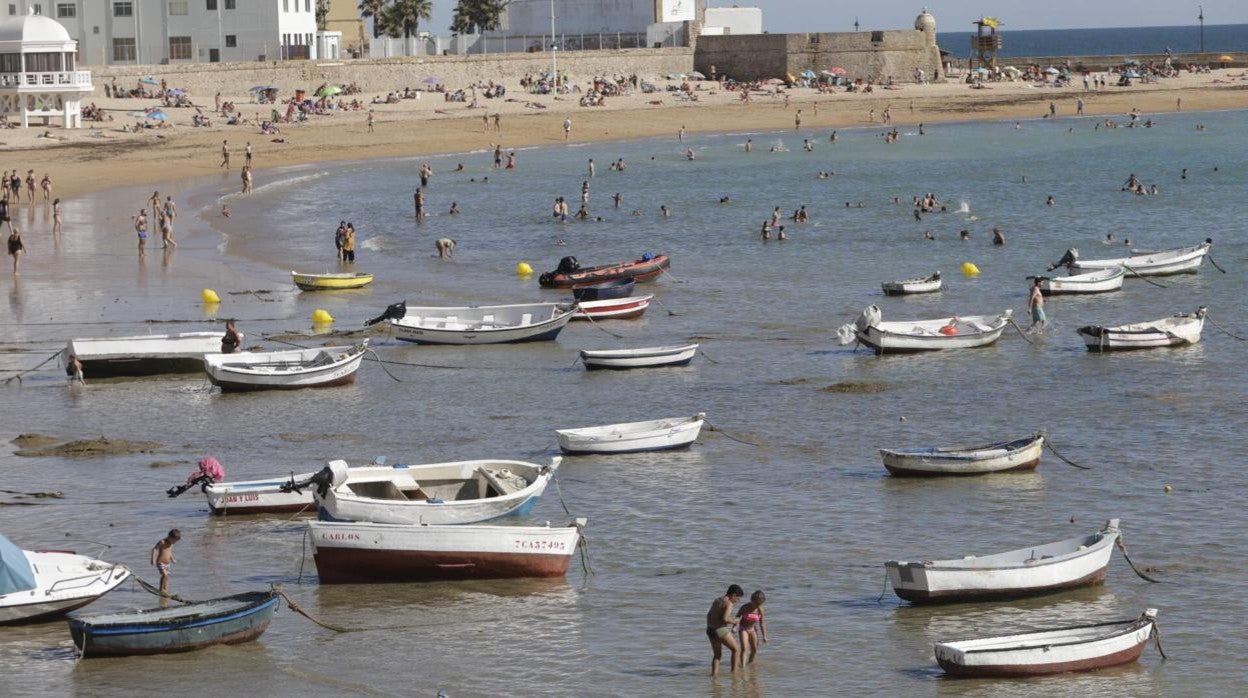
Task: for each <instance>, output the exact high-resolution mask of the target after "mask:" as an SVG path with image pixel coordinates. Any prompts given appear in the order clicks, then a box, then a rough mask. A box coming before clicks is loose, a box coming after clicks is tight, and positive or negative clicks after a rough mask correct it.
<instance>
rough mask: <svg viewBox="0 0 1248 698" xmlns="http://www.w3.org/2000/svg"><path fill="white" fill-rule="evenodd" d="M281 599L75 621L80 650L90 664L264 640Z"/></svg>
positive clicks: (252, 595) (257, 596)
mask: <svg viewBox="0 0 1248 698" xmlns="http://www.w3.org/2000/svg"><path fill="white" fill-rule="evenodd" d="M278 603H279V597H278V595H277V593H276V592H273V591H251V592H246V593H243V594H235V595H233V596H226V597H223V598H220V599H212V600H210V601H199V602H196V603H190V604H186V605H183V606H172V607H169V608H151V609H145V610H141V611H128V612H123V613H105V614H102V615H96V616H86V617H83V618H71V619H69V633H70V635H71V636H72V637H73V640H74V647H75V648H76V649H77V650H78V654H79V655H80V656H81V657H82V658H84V659H89V658H92V657H124V656H128V655H135V654H168V653H172V652H190V651H192V650H199V649H203V648H205V647H211V646H212V645H237V644H241V643H244V642H251V641H252V640H255V639H256V638H258V637H260V635H261V634H263V633H264V631H265V630H266V629H268V627H269V621H271V620H273V614H274V613H275V612H276V611H277V606H278Z"/></svg>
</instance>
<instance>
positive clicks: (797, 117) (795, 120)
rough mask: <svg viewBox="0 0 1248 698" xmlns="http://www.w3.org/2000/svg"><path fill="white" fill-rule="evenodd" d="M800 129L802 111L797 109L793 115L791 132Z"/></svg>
mask: <svg viewBox="0 0 1248 698" xmlns="http://www.w3.org/2000/svg"><path fill="white" fill-rule="evenodd" d="M801 127H802V110H801V109H798V110H797V113H796V114H794V115H793V130H794V131H796V130H798V129H800V128H801Z"/></svg>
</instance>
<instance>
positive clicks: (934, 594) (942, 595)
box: [890, 563, 1109, 604]
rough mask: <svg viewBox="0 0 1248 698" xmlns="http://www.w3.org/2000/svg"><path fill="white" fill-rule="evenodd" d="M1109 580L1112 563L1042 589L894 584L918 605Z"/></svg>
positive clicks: (1052, 590)
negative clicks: (932, 586) (926, 586)
mask: <svg viewBox="0 0 1248 698" xmlns="http://www.w3.org/2000/svg"><path fill="white" fill-rule="evenodd" d="M1108 578H1109V570H1108V563H1106V566H1105V567H1102V568H1101V569H1099V570H1096V571H1095V572H1092V573H1091V574H1088V575H1086V576H1083V577H1079V578H1078V579H1071V580H1068V581H1062V582H1056V583H1053V584H1045V585H1040V586H1028V587H1001V588H996V589H943V590H938V591H929V590H927V589H913V588H908V587H905V586H895V585H894V586H893V591H894V593H896V594H897V598H899V599H901V600H903V601H909V602H910V603H915V604H928V603H937V604H938V603H969V602H975V601H1003V600H1009V599H1023V598H1028V597H1031V596H1044V595H1047V594H1056V593H1059V592H1063V591H1066V590H1068V589H1078V588H1079V587H1085V586H1095V585H1097V584H1103V583H1105V580H1106V579H1108ZM890 579H891V575H890Z"/></svg>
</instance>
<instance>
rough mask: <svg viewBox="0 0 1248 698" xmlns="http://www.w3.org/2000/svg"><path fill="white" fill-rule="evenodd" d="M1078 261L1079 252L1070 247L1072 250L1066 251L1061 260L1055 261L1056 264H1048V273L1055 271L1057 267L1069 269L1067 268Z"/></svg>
mask: <svg viewBox="0 0 1248 698" xmlns="http://www.w3.org/2000/svg"><path fill="white" fill-rule="evenodd" d="M1078 259H1079V250H1077V249H1075V248H1073V247H1072V248H1070V249H1068V250H1066V254H1064V255H1062V258H1061V259H1059V260H1057V261H1056V262H1054V263H1052V264H1050V265H1049V268H1048V271H1053V270H1054V269H1056V268H1058V267H1067V268H1069V267H1070V265H1072V264H1074V263H1075V262H1076V261H1077V260H1078Z"/></svg>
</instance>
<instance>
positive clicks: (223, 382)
mask: <svg viewBox="0 0 1248 698" xmlns="http://www.w3.org/2000/svg"><path fill="white" fill-rule="evenodd" d="M367 350H368V340H367V339H365V340H364V341H362V342H360V343H359V344H356V345H353V346H349V347H346V346H343V347H322V348H319V349H290V350H286V351H260V352H244V353H236V354H209V355H207V356H205V357H204V370H205V371H207V372H208V380H210V381H212V384H213V385H215V386H217V387H219V388H221V390H222V391H223V392H229V391H241V390H294V389H296V388H327V387H330V386H335V385H347V384H349V383H354V382H355V374H356V371H358V370H360V363H361V362H362V361H363V360H364V352H365V351H367Z"/></svg>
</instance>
